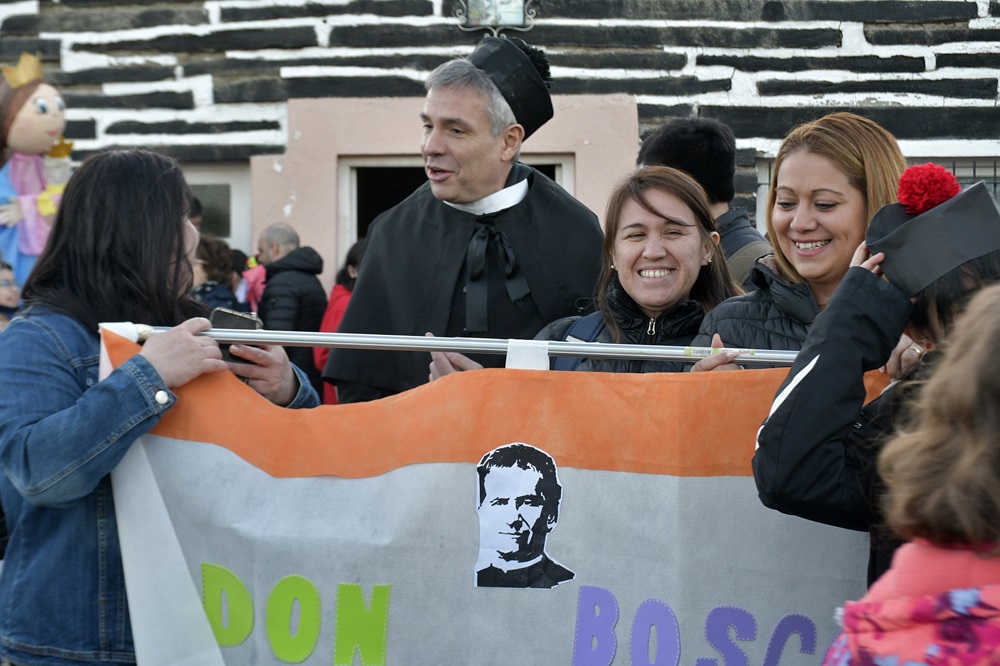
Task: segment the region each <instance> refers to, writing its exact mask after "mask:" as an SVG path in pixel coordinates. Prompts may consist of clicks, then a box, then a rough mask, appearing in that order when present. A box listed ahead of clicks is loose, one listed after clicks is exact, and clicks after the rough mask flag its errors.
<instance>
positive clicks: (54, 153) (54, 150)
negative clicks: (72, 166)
mask: <svg viewBox="0 0 1000 666" xmlns="http://www.w3.org/2000/svg"><path fill="white" fill-rule="evenodd" d="M72 152H73V142H72V141H67V140H66V137H64V136H61V137H59V142H58V143H54V144H52V147H51V148H49V157H69V155H70V153H72Z"/></svg>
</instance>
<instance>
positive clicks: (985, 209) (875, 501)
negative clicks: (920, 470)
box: [753, 164, 1000, 584]
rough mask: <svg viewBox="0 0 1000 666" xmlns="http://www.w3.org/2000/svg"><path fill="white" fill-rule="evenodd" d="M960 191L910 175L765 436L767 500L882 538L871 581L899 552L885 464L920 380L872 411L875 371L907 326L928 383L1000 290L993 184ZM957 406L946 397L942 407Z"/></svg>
mask: <svg viewBox="0 0 1000 666" xmlns="http://www.w3.org/2000/svg"><path fill="white" fill-rule="evenodd" d="M959 190H960V187H959V185H958V182H957V181H956V180H955V179H954V177H953V176H952V175H951V174H950V173H948V172H947V171H945V170H944V169H943V168H941V167H939V166H937V165H934V164H926V165H921V166H918V167H910V168H909V169H907V171H906V172H904V174H903V177H902V178H901V179H900V183H899V200H900V202H901V203H899V204H891V205H889V206H886V207H884V208H882V209H881V210H879V212H878V213H877V214H876V215H875V217H874V218H873V219H872V223H871V227H870V228H869V230H868V235H867V245H865V244H862V245H861V246H859V247H858V249H857V251H856V252H855V255H854V258H853V260H852V265H853V266H854V267H852V268H851V269H850V270H849V271H848V272H847V275H846V276H845V278H844V280H843V281H842V282H841V284H840V286H839V287H837V290H836V291H835V292H834V294H833V296H832V297H831V299H830V302H829V305H828V306H827V308H826V309H825V310H824V311H823V312H822V313H821V314H820V315H819V316H818V317H817V318H816V322H815V323H814V325H813V327H812V329H811V330H810V331H809V335H808V337H807V338H806V342H805V344H804V345H803V347H802V351H801V352H799V354H798V356H797V358H796V360H795V363H794V365H793V366H792V369H791V371H790V372H789V374H788V377H787V378H786V379H785V381H784V383H783V384H782V386H781V389H780V390H779V392H778V394H777V397H776V398H775V401H774V404H773V406H772V407H771V415H770V416H769V417H768V419H767V421H765V423H764V425H763V426H762V428H761V430H760V431H759V433H758V436H757V446H758V448H757V452H756V453H755V455H754V458H753V470H754V478H755V480H756V482H757V489H758V492H759V495H760V499H761V501H762V502H763V503H764V504H765V505H766V506H768V507H771V508H773V509H777V510H779V511H782V512H784V513H789V514H792V515H796V516H801V517H803V518H807V519H809V520H814V521H817V522H821V523H826V524H828V525H834V526H837V527H842V528H846V529H853V530H861V531H870V532H871V537H872V541H871V557H870V560H869V567H868V582H869V584H871V583H872V582H874V581H875V580H876V579H877V578H878V577H879V576H880V575H881V574H882V573H883V572H884V571H885V570H886V569H887V568H888V566H889V563H890V559H891V557H892V554H893V552H894V551H895V549H896V547H897V546H898V545H899V542H898V541H897V540H896V539H895V538H890V537H887V536H886V535H885V534H884V533H883V530H882V529H881V528H882V527H883V519H882V511H881V506H880V505H881V495H882V490H883V488H882V481H881V479H880V477H879V475H878V474H877V472H876V470H875V459H876V457H877V455H878V452H879V450H880V448H881V446H882V444H883V442H884V441H885V440H886V438H887V437H889V436H890V435H891V434H892V433H893V431H894V430H895V427H896V425H897V424H898V423H899V421H900V418H901V414H902V413H904V411H905V410H904V407H906V406H907V403H908V402H909V401H910V399H911V398H912V395H913V393H914V390H915V387H916V386H918V382H915V381H906V380H904V381H901V382H898V383H896V384H893V385H891V386H890V387H889V388H888V389H886V391H884V392H883V393H882V395H881V396H879V397H878V398H877V399H876V400H874V401H873V402H871V403H869V404H868V405H863V402H864V399H865V387H864V378H863V374H864V372H866V371H869V370H873V369H875V368H878V367H879V366H881V365H882V364H883V363H885V361H886V359H888V358H889V355H890V353H892V351H893V348H894V347H895V346H896V343H897V341H898V340H899V337H900V335H901V334H902V333H903V331H904V329H905V330H907V331H908V333H909V335H910V337H911V338H912V339H913V341H914V342H913V350H914V354H915V355H916V356H918V357H920V358H921V359H922V362H921V363H919V364H918V365H917V366H915V369H913V370H912V371H911V375H910V376H909V377H908V378H907V379H909V380H915V379H922V378H923V377H924V375H925V374H927V373H928V371H929V368H930V366H931V364H932V363H933V359H935V357H936V356H937V354H936V353H935V352H937V351H938V350H939V349H941V347H942V346H943V345H945V344H946V343H947V342H948V340H949V336H950V333H951V328H952V322H953V321H954V319H955V317H956V316H957V315H958V314H959V313H960V312H961V311H962V310H963V309H964V308H965V305H966V303H967V302H968V300H969V298H970V297H971V296H972V294H973V293H974V292H975V291H976V290H978V289H980V288H981V287H983V286H985V285H988V284H991V283H994V282H998V281H1000V209H998V208H997V204H996V202H995V201H994V200H993V198H992V196H991V195H990V193H989V192H988V191H987V189H986V187H985V185H984V184H983V183H977V184H976V185H973V186H972V187H970V188H968V189H967V190H965V191H963V192H961V193H959ZM869 250H870V252H871V253H874V254H870V253H869ZM882 275H884V276H885V279H882V278H881V276H882ZM911 301H912V302H911ZM962 390H963V391H971V390H973V389H972V387H971V386H968V387H963V388H962ZM928 399H930V398H928ZM955 399H956V398H955V397H954V396H939V395H935V396H934V400H937V401H943V402H942V404H949V403H948V401H949V400H951V401H954V400H955ZM963 413H965V412H962V413H956V415H955V416H956V417H958V416H961V414H963ZM962 427H964V426H962ZM955 429H956V430H958V429H959V426H958V425H956V426H955ZM995 545H996V544H992V546H995Z"/></svg>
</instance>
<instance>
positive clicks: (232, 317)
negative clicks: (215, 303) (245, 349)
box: [208, 308, 264, 363]
mask: <svg viewBox="0 0 1000 666" xmlns="http://www.w3.org/2000/svg"><path fill="white" fill-rule="evenodd" d="M208 320H209V321H210V322H211V323H212V328H238V329H245V330H251V331H257V330H260V329H262V328H264V322H262V321H261V320H260V317H258V316H257V313H255V312H238V311H236V310H230V309H229V308H215V309H213V310H212V313H211V314H210V315H209V316H208ZM219 349H220V350H221V351H222V360H223V361H226V362H229V363H248V361H245V360H243V359H242V358H239V357H236V356H233V355H232V354H230V353H229V345H227V344H220V345H219Z"/></svg>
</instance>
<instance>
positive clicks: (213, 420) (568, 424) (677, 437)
mask: <svg viewBox="0 0 1000 666" xmlns="http://www.w3.org/2000/svg"><path fill="white" fill-rule="evenodd" d="M104 340H105V345H106V347H107V349H108V353H109V356H110V358H111V361H112V364H113V365H115V366H117V365H119V364H121V363H123V362H124V361H125V360H126V359H127V358H129V357H130V356H132V355H133V354H135V353H137V352H138V350H139V347H138V345H135V344H134V343H132V342H130V341H128V340H125V339H123V338H121V337H118V336H115V335H114V334H111V333H109V332H105V333H104ZM415 353H419V352H415ZM786 373H787V369H774V370H752V371H746V372H709V373H670V374H646V375H628V374H611V373H590V372H551V371H536V370H480V371H476V372H464V373H458V374H455V375H449V376H448V377H445V378H444V379H441V380H438V381H435V382H432V383H430V384H428V385H426V386H420V387H418V388H416V389H413V390H412V391H407V392H406V393H402V394H399V395H396V396H392V397H389V398H384V399H382V400H378V401H376V402H370V403H362V404H351V405H333V406H323V407H317V408H315V409H304V410H291V409H283V408H280V407H277V406H275V405H272V404H271V403H269V402H268V401H267V400H265V399H264V398H262V397H260V396H259V395H258V394H257V393H255V392H254V391H253V389H251V388H250V387H248V386H246V385H244V384H243V383H242V382H241V381H239V380H238V379H237V378H236V377H235V376H234V375H233V374H232V373H229V372H221V373H215V374H211V375H205V376H202V377H199V378H198V379H196V380H195V381H193V382H191V383H189V384H188V385H186V386H184V387H183V388H181V389H180V390H178V391H177V395H178V401H177V404H176V405H175V406H174V407H173V408H172V409H171V410H170V411H169V412H168V413H167V414H166V415H165V416H164V418H163V419H161V421H160V423H159V424H157V426H156V428H154V429H153V432H154V433H155V434H158V435H163V436H165V437H173V438H177V439H184V440H190V441H201V442H211V443H214V444H217V445H219V446H223V447H225V448H227V449H230V450H231V451H233V452H234V453H235V454H237V455H238V456H240V457H241V458H243V459H245V460H246V461H248V462H250V463H251V464H253V465H255V466H257V467H259V468H261V469H262V470H264V471H266V472H267V473H269V474H271V475H272V476H276V477H306V476H321V475H333V476H341V477H350V478H359V477H368V476H376V475H379V474H383V473H385V472H388V471H391V470H393V469H396V468H399V467H402V466H404V465H412V464H417V463H441V462H464V463H470V462H471V463H476V462H479V459H480V458H481V457H482V456H483V454H485V453H486V452H488V451H490V450H491V449H494V448H496V447H497V446H501V445H503V444H507V443H509V442H526V443H529V444H532V445H534V446H536V447H538V448H541V449H544V450H545V451H548V452H549V453H550V454H551V455H552V456H554V457H555V459H556V460H557V461H558V464H559V467H560V468H562V467H576V468H580V469H593V470H608V471H618V472H634V473H642V474H670V475H674V476H750V475H751V469H750V460H751V458H752V457H753V451H754V442H755V439H756V434H757V429H758V428H759V426H760V424H761V422H762V421H763V420H764V417H766V416H767V412H768V410H769V409H770V405H771V400H772V398H773V397H774V394H775V392H776V391H777V388H778V386H779V385H780V384H781V381H782V379H783V378H784V376H785V374H786ZM868 379H869V396H870V397H873V396H875V395H877V394H878V392H879V391H880V390H881V389H882V388H883V387H884V386H885V385H886V380H885V378H884V377H883V376H881V375H878V374H877V373H869V378H868Z"/></svg>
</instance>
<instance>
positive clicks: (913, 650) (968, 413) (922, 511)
mask: <svg viewBox="0 0 1000 666" xmlns="http://www.w3.org/2000/svg"><path fill="white" fill-rule="evenodd" d="M998 338H1000V286H993V287H988V288H986V289H983V290H982V291H981V292H980V293H979V294H977V295H976V296H975V297H974V298H973V299H972V302H971V303H970V304H969V309H968V311H967V312H966V313H965V314H964V315H963V316H962V317H961V318H960V319H959V321H958V322H957V323H956V325H955V330H954V333H953V334H952V335H951V336H949V345H948V347H947V349H946V350H945V351H944V352H943V353H942V356H941V360H940V362H939V363H938V370H937V371H936V372H935V373H934V375H933V376H932V377H931V378H930V379H929V380H928V381H927V383H926V384H925V385H924V387H923V388H922V389H921V390H920V393H919V396H918V397H917V398H915V405H914V406H915V411H914V415H915V417H916V418H915V421H914V422H913V423H912V424H911V426H910V427H907V428H905V429H903V430H902V431H901V433H900V434H898V435H896V436H895V437H894V438H893V439H892V440H890V441H889V442H888V443H887V444H886V446H885V450H884V451H883V452H882V454H881V456H879V461H878V469H879V471H880V472H881V474H882V476H883V478H884V479H885V484H886V487H887V488H888V494H887V495H886V498H885V501H884V505H885V513H886V521H887V523H888V525H889V526H890V527H891V528H892V529H893V530H894V531H895V532H897V533H898V534H901V535H902V536H903V537H905V538H906V539H909V540H911V543H908V544H906V545H904V546H902V547H901V548H900V549H899V550H898V551H896V554H895V556H894V557H893V560H892V567H891V568H890V569H889V570H888V571H887V572H886V573H885V575H884V576H882V577H881V578H880V579H879V580H878V581H877V582H876V583H875V584H874V585H873V586H872V588H871V589H870V590H869V591H868V594H866V595H865V597H864V598H863V599H861V600H860V601H858V602H854V603H848V604H847V605H846V606H845V608H844V615H843V618H844V619H843V627H844V631H843V633H842V634H841V635H840V636H839V637H838V638H837V639H836V640H835V641H834V643H833V645H832V646H831V648H830V651H829V652H828V653H827V655H826V658H825V659H824V661H823V663H824V664H830V665H834V664H837V665H840V664H852V663H855V664H882V663H885V664H910V663H912V664H918V663H940V664H945V663H949V664H950V663H955V664H959V663H960V664H996V663H998V662H1000V557H998V555H1000V446H998V441H997V433H998V432H1000V384H998V383H997V377H1000V362H998V356H997V353H996V341H997V339H998Z"/></svg>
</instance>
